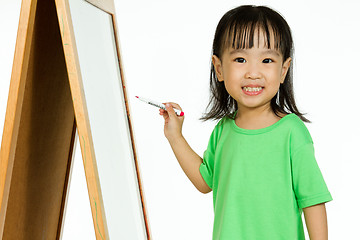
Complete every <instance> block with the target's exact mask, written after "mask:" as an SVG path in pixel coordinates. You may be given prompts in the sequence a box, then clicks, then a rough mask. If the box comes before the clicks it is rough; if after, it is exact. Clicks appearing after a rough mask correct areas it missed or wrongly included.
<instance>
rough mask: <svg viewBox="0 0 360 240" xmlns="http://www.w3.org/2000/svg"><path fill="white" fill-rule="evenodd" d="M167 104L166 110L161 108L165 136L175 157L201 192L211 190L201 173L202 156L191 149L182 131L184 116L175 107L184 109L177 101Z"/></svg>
mask: <svg viewBox="0 0 360 240" xmlns="http://www.w3.org/2000/svg"><path fill="white" fill-rule="evenodd" d="M165 106H166V111H164V110H162V109H160V115H162V116H163V117H164V120H165V125H164V133H165V137H166V138H167V139H168V141H169V143H170V146H171V148H172V150H173V152H174V154H175V157H176V158H177V160H178V162H179V164H180V166H181V168H182V169H183V171H184V172H185V174H186V176H187V177H188V178H189V179H190V181H191V182H192V183H193V184H194V186H195V187H196V188H197V189H198V190H199V191H200V192H202V193H208V192H211V189H210V188H209V186H208V185H207V184H206V182H205V180H204V179H203V178H202V176H201V174H200V170H199V168H200V165H201V164H202V162H203V160H202V158H201V157H200V156H199V155H197V154H196V153H195V152H194V150H192V149H191V147H190V146H189V144H188V143H187V142H186V140H185V138H184V137H183V135H182V133H181V130H182V124H183V122H184V116H181V117H180V116H177V115H176V113H175V112H174V109H173V107H175V108H177V109H180V110H182V109H181V108H180V106H179V105H177V104H175V103H167V104H165Z"/></svg>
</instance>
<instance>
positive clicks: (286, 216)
mask: <svg viewBox="0 0 360 240" xmlns="http://www.w3.org/2000/svg"><path fill="white" fill-rule="evenodd" d="M292 47H293V42H292V36H291V31H290V28H289V26H288V24H287V23H286V21H285V20H284V19H283V18H282V17H281V15H280V14H278V13H277V12H275V11H274V10H272V9H270V8H268V7H263V6H259V7H256V6H240V7H237V8H235V9H232V10H230V11H229V12H227V13H226V14H225V15H224V16H223V17H222V18H221V20H220V22H219V24H218V26H217V29H216V32H215V37H214V42H213V56H212V66H211V79H210V89H211V94H212V95H211V98H210V103H209V106H208V109H209V111H208V112H207V113H206V114H205V115H204V117H203V119H205V120H209V119H216V120H219V119H220V121H219V122H218V124H217V125H216V126H215V128H214V130H213V132H212V134H211V136H210V140H209V144H208V147H207V150H206V151H205V153H204V155H203V158H201V157H200V156H198V155H197V154H196V153H195V152H194V151H193V150H192V149H191V147H190V146H189V145H188V143H187V142H186V140H185V139H184V137H183V136H182V132H181V129H182V124H183V121H184V117H183V116H182V117H180V116H177V115H176V114H175V112H174V110H173V107H174V108H178V109H181V107H180V106H179V105H178V104H175V103H167V104H166V111H164V110H160V115H162V116H163V117H164V119H165V126H164V132H165V136H166V138H167V139H168V141H169V143H170V145H171V147H172V150H173V151H174V153H175V156H176V158H177V159H178V161H179V163H180V165H181V167H182V169H183V170H184V172H185V173H186V175H187V176H188V178H189V179H190V180H191V182H192V183H193V184H194V185H195V187H196V188H197V189H198V190H199V191H200V192H202V193H208V192H210V191H212V192H213V204H214V216H215V218H214V228H213V239H222V240H252V239H254V240H267V239H268V240H280V239H283V240H300V239H301V240H302V239H305V236H304V229H303V224H302V220H301V214H302V211H304V215H305V221H306V226H307V229H308V232H309V235H310V239H311V240H314V239H327V219H326V210H325V204H324V203H325V202H328V201H331V200H332V197H331V195H330V193H329V191H328V189H327V186H326V184H325V181H324V179H323V177H322V174H321V172H320V169H319V167H318V165H317V163H316V159H315V156H314V148H313V141H312V138H311V136H310V134H309V132H308V130H307V128H306V126H305V124H304V123H303V122H309V120H307V119H306V118H305V117H304V116H303V114H301V113H300V112H299V111H298V109H297V107H296V105H295V99H294V94H293V85H292V72H291V69H292V65H291V60H292V52H293V48H292Z"/></svg>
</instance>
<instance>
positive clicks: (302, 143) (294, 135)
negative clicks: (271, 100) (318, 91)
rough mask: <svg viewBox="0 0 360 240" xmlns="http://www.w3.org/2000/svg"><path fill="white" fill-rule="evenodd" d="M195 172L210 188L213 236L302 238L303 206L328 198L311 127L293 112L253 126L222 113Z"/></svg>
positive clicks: (224, 239) (261, 239)
mask: <svg viewBox="0 0 360 240" xmlns="http://www.w3.org/2000/svg"><path fill="white" fill-rule="evenodd" d="M200 173H201V175H202V177H203V178H204V180H205V181H206V183H207V184H208V185H209V187H210V188H211V189H212V190H213V204H214V216H215V218H214V229H213V239H221V240H267V239H268V240H282V239H283V240H304V239H305V236H304V229H303V224H302V220H301V214H302V208H305V207H309V206H313V205H316V204H319V203H324V202H328V201H331V200H332V197H331V195H330V192H329V191H328V189H327V186H326V184H325V181H324V179H323V176H322V174H321V172H320V169H319V167H318V165H317V162H316V159H315V156H314V148H313V141H312V138H311V136H310V133H309V131H308V129H307V128H306V126H305V124H304V123H303V122H302V121H301V119H300V118H299V117H298V116H297V115H296V114H294V113H292V114H288V115H286V116H285V117H283V118H282V119H280V120H279V121H278V122H276V123H275V124H273V125H271V126H269V127H266V128H262V129H255V130H250V129H243V128H239V127H238V126H237V125H236V124H235V121H234V120H233V119H230V118H228V117H226V118H223V119H222V120H221V121H219V123H218V124H217V125H216V127H215V128H214V130H213V132H212V134H211V137H210V140H209V144H208V148H207V150H206V151H205V153H204V161H203V163H202V165H201V166H200Z"/></svg>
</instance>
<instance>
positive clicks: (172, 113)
mask: <svg viewBox="0 0 360 240" xmlns="http://www.w3.org/2000/svg"><path fill="white" fill-rule="evenodd" d="M165 108H166V111H167V113H168V115H169V117H170V118H174V117H177V115H176V113H175V111H174V109H173V107H172V105H171V104H170V103H166V104H165Z"/></svg>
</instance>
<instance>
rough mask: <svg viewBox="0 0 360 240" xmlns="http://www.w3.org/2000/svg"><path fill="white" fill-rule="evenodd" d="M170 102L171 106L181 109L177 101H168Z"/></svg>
mask: <svg viewBox="0 0 360 240" xmlns="http://www.w3.org/2000/svg"><path fill="white" fill-rule="evenodd" d="M169 103H170V104H171V106H173V108H176V109H179V110H180V111H182V108H181V107H180V105H179V104H177V103H173V102H169Z"/></svg>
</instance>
